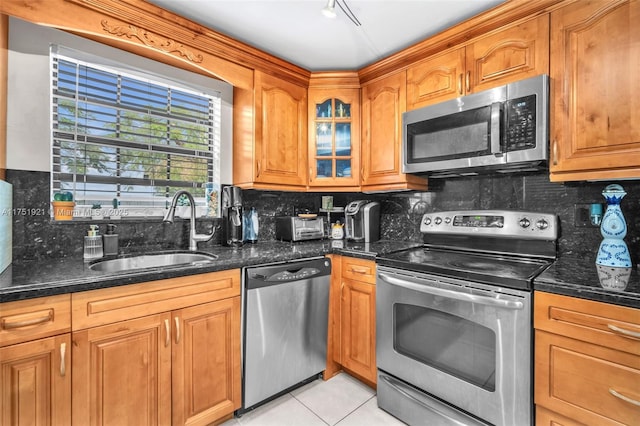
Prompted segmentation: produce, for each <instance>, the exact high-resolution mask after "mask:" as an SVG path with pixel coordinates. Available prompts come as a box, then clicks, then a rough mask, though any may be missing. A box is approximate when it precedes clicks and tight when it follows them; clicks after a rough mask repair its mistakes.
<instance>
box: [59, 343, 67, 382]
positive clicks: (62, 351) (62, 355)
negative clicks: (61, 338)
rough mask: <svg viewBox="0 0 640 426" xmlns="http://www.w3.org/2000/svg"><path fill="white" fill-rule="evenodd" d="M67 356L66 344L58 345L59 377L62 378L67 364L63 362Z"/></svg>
mask: <svg viewBox="0 0 640 426" xmlns="http://www.w3.org/2000/svg"><path fill="white" fill-rule="evenodd" d="M66 355H67V344H66V343H60V375H61V376H62V377H64V376H65V374H67V363H66V362H65V360H66Z"/></svg>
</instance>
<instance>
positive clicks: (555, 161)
mask: <svg viewBox="0 0 640 426" xmlns="http://www.w3.org/2000/svg"><path fill="white" fill-rule="evenodd" d="M551 152H552V155H553V165H554V166H557V165H558V140H557V139H554V140H553V144H552V149H551Z"/></svg>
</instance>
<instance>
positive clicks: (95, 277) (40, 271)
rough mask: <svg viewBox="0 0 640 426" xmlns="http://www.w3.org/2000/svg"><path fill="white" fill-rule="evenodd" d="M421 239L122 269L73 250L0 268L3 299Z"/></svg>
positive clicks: (276, 245) (233, 252) (255, 247)
mask: <svg viewBox="0 0 640 426" xmlns="http://www.w3.org/2000/svg"><path fill="white" fill-rule="evenodd" d="M421 244H422V243H412V242H398V241H384V240H383V241H377V242H375V243H368V244H365V243H355V242H348V241H344V240H318V241H308V242H298V243H290V242H283V241H264V242H258V243H256V244H246V245H244V246H243V247H240V248H230V247H222V246H216V247H214V248H211V249H205V250H201V251H202V252H206V253H210V254H214V255H216V256H218V258H217V259H216V260H215V261H214V262H213V263H210V264H201V265H187V266H184V265H182V266H175V267H163V268H153V269H141V270H134V271H126V272H117V273H115V272H98V271H92V270H91V269H89V267H88V263H87V262H84V261H83V259H82V258H81V257H70V256H69V257H63V258H44V259H38V260H25V261H14V263H13V264H12V265H10V266H9V267H8V268H7V269H6V270H5V271H4V272H3V273H2V274H0V302H11V301H15V300H23V299H31V298H35V297H43V296H53V295H56V294H65V293H75V292H79V291H87V290H95V289H99V288H106V287H115V286H121V285H127V284H135V283H140V282H145V281H155V280H161V279H167V278H175V277H181V276H186V275H194V274H204V273H207V272H216V271H222V270H228V269H236V268H242V267H245V266H253V265H260V264H267V263H277V262H286V261H291V260H296V259H304V258H309V257H316V256H324V255H326V254H329V253H334V254H342V255H346V256H352V257H361V258H365V259H375V257H376V256H377V255H380V254H386V253H390V252H392V251H397V250H403V249H406V248H411V247H415V246H420V245H421ZM139 254H143V253H139ZM146 254H150V253H146Z"/></svg>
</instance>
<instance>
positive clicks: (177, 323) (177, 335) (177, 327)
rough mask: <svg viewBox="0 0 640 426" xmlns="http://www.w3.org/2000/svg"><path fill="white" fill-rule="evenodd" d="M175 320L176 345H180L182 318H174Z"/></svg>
mask: <svg viewBox="0 0 640 426" xmlns="http://www.w3.org/2000/svg"><path fill="white" fill-rule="evenodd" d="M173 320H174V321H175V323H176V344H178V343H180V318H178V317H174V318H173Z"/></svg>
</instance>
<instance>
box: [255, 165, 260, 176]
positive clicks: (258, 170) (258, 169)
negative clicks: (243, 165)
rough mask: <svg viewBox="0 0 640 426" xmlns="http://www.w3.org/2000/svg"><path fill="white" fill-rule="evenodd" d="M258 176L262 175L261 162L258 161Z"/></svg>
mask: <svg viewBox="0 0 640 426" xmlns="http://www.w3.org/2000/svg"><path fill="white" fill-rule="evenodd" d="M256 177H260V162H259V161H258V174H256Z"/></svg>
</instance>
